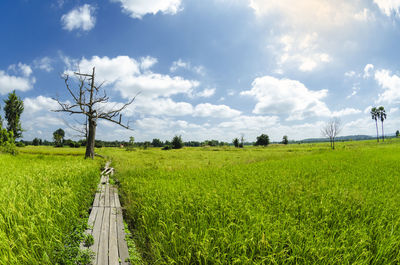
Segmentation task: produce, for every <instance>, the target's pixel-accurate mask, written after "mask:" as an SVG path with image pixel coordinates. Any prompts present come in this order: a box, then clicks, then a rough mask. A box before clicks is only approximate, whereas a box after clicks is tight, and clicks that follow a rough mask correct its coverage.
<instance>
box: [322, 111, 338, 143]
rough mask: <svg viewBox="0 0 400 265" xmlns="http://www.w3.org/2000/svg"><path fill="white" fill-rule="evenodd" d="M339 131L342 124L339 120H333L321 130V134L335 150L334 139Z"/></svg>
mask: <svg viewBox="0 0 400 265" xmlns="http://www.w3.org/2000/svg"><path fill="white" fill-rule="evenodd" d="M341 130H342V123H341V121H340V119H339V118H333V119H332V120H330V121H329V122H328V123H327V124H326V125H325V127H323V128H322V130H321V132H322V134H323V135H324V136H326V137H328V138H329V141H330V143H331V148H332V149H335V138H336V136H338V134H339V133H340V131H341Z"/></svg>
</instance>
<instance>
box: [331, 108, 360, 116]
mask: <svg viewBox="0 0 400 265" xmlns="http://www.w3.org/2000/svg"><path fill="white" fill-rule="evenodd" d="M361 112H362V111H361V110H359V109H354V108H345V109H342V110H339V111H333V112H332V113H331V116H333V117H343V116H347V115H355V114H359V113H361Z"/></svg>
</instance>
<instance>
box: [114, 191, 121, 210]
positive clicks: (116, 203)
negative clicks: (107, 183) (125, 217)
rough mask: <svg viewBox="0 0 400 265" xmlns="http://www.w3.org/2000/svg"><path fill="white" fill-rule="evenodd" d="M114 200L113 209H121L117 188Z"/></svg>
mask: <svg viewBox="0 0 400 265" xmlns="http://www.w3.org/2000/svg"><path fill="white" fill-rule="evenodd" d="M114 200H115V207H117V208H121V203H120V202H119V197H118V189H117V188H115V192H114Z"/></svg>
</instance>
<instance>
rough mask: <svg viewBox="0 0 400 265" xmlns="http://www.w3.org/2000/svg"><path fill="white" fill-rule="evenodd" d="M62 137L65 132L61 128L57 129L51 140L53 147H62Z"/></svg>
mask: <svg viewBox="0 0 400 265" xmlns="http://www.w3.org/2000/svg"><path fill="white" fill-rule="evenodd" d="M64 136H65V132H64V130H63V129H61V128H59V129H57V130H55V131H54V132H53V140H54V146H55V147H62V146H64Z"/></svg>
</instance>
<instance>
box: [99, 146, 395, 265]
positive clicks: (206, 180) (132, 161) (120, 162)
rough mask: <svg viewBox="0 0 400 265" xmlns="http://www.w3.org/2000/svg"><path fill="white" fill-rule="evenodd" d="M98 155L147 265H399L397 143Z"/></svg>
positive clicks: (139, 151) (117, 150)
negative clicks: (108, 162)
mask: <svg viewBox="0 0 400 265" xmlns="http://www.w3.org/2000/svg"><path fill="white" fill-rule="evenodd" d="M102 152H103V153H104V154H106V155H108V156H110V157H112V158H113V166H114V167H115V168H116V175H115V177H116V178H117V181H118V182H119V183H120V193H121V196H122V198H121V199H122V203H123V205H124V207H125V209H126V212H125V219H126V221H127V222H128V223H129V226H130V229H131V231H132V232H133V234H134V239H135V242H136V245H137V248H138V250H139V252H140V253H141V255H142V257H143V260H144V262H145V263H147V264H350V263H351V264H398V263H399V262H400V163H399V161H400V142H399V141H396V140H388V141H386V142H385V143H383V144H382V143H380V144H377V143H376V142H374V141H366V142H347V143H338V145H337V150H335V151H332V150H330V149H329V146H328V145H327V144H304V145H303V144H302V145H288V146H280V145H275V146H270V147H267V148H254V147H247V148H245V149H234V148H231V147H225V148H211V147H208V148H184V149H182V150H172V151H161V150H159V149H149V150H139V149H137V150H136V151H131V152H128V151H125V150H121V149H103V150H102Z"/></svg>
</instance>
